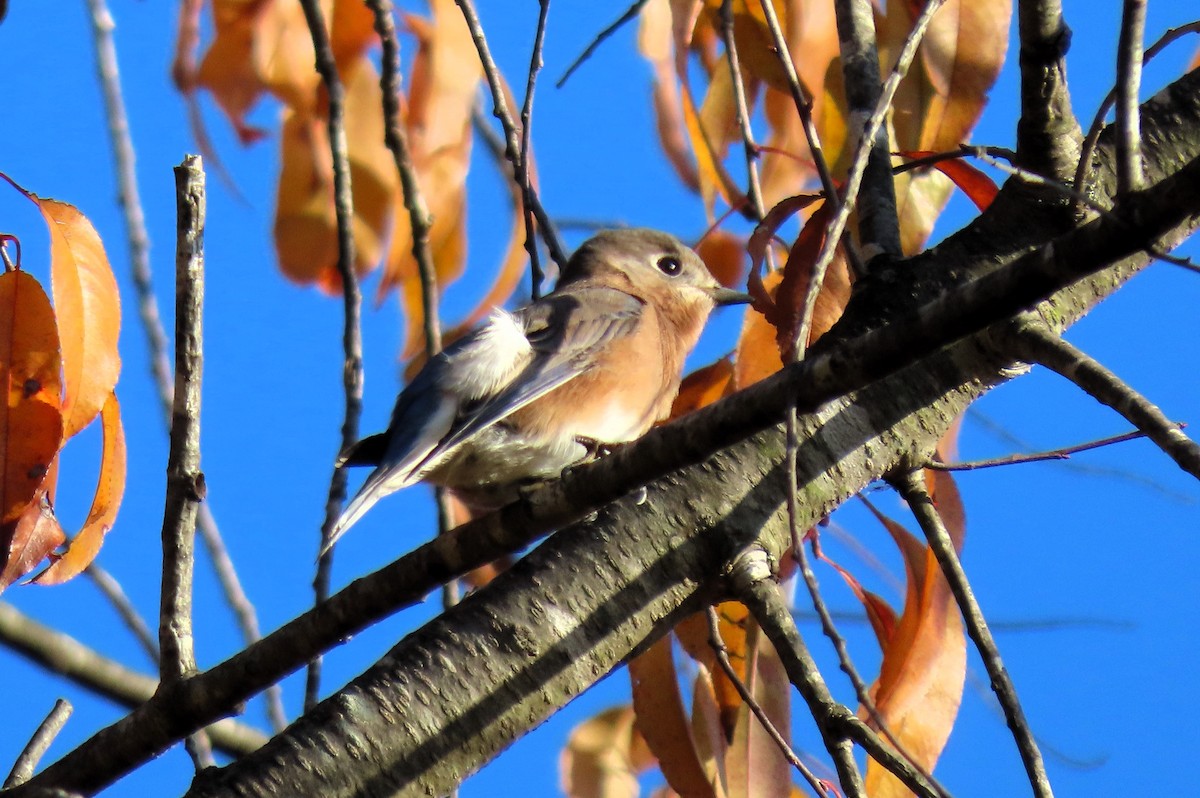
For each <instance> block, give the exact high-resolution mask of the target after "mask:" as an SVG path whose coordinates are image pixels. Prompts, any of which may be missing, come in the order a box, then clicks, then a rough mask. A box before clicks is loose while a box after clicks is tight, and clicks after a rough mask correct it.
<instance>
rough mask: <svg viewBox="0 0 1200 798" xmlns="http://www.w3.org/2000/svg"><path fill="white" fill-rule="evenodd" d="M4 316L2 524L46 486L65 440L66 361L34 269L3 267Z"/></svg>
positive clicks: (0, 348)
mask: <svg viewBox="0 0 1200 798" xmlns="http://www.w3.org/2000/svg"><path fill="white" fill-rule="evenodd" d="M0 319H3V321H2V322H0V386H3V387H4V390H5V394H6V395H5V402H4V404H3V405H2V406H0V524H5V525H8V524H11V523H14V522H15V521H16V520H17V519H18V518H21V517H23V516H24V515H25V514H26V510H27V508H30V507H31V506H33V505H34V504H35V502H36V499H37V497H38V495H39V493H42V492H44V491H45V485H46V477H47V474H48V473H49V469H50V463H51V461H52V460H53V459H54V455H55V454H56V453H57V452H58V450H59V447H60V446H61V445H62V441H63V414H62V381H61V376H60V373H61V368H62V365H61V359H60V355H59V343H58V328H57V327H56V326H55V320H54V309H53V308H52V307H51V306H50V299H49V298H48V297H47V296H46V293H45V291H43V290H42V287H41V285H39V284H38V281H37V280H36V279H35V278H34V277H33V276H32V275H30V274H28V273H26V272H23V271H19V270H15V269H14V270H13V271H6V272H3V273H0ZM7 544H8V541H7V540H5V539H0V547H5V549H7Z"/></svg>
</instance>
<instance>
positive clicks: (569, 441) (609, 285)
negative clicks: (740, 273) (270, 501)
mask: <svg viewBox="0 0 1200 798" xmlns="http://www.w3.org/2000/svg"><path fill="white" fill-rule="evenodd" d="M750 301H751V298H750V297H749V296H748V295H746V294H743V293H740V292H737V291H734V290H732V289H728V288H725V287H723V286H722V285H721V284H720V283H718V282H717V280H716V279H715V278H714V277H713V276H712V274H711V273H710V272H709V271H708V268H707V267H706V266H705V265H704V261H702V260H701V259H700V256H699V255H697V254H696V253H695V252H694V251H693V250H692V249H691V248H689V247H688V246H687V245H685V244H684V243H683V242H681V241H680V240H679V239H677V238H676V237H674V236H672V235H670V234H667V233H663V232H660V231H657V230H650V229H642V228H631V229H620V230H605V231H602V232H600V233H597V234H596V235H595V236H593V237H592V238H590V239H588V240H587V241H585V242H584V243H583V244H582V245H580V246H579V248H578V249H577V250H576V251H575V252H574V253H573V254H572V256H571V258H570V259H569V260H568V262H567V264H566V266H565V267H564V268H563V270H562V274H561V277H560V279H559V281H558V284H557V285H556V286H555V288H554V290H553V291H551V292H550V293H548V294H546V295H545V296H543V297H541V298H540V299H537V300H534V301H533V302H531V303H529V304H527V305H525V306H524V307H521V308H519V309H517V310H515V311H512V312H509V311H506V310H504V309H501V308H497V309H495V310H493V311H492V313H491V315H490V316H489V317H488V318H487V320H486V322H484V323H483V324H482V325H481V326H479V327H478V328H476V329H475V330H474V331H473V332H471V333H469V334H467V335H466V336H464V337H462V338H460V339H459V340H458V341H456V342H455V343H453V344H452V345H450V346H448V347H446V348H445V349H444V350H442V351H441V352H440V353H439V354H437V355H436V356H434V357H432V358H431V359H429V360H428V361H427V362H426V363H425V365H424V366H423V367H422V368H421V370H420V371H419V372H418V373H417V374H416V376H415V377H414V378H413V379H412V381H411V382H410V383H409V384H408V386H407V387H405V388H404V389H403V390H402V391H401V393H400V395H399V397H398V398H397V400H396V405H395V408H394V409H393V411H392V416H391V422H390V424H389V426H388V429H387V430H386V431H384V432H382V433H379V434H376V435H371V436H369V437H366V438H364V439H362V440H361V441H359V442H358V443H356V444H354V445H353V446H351V447H350V448H348V449H347V450H346V451H344V452H343V453H342V454H341V455H340V456H339V458H338V463H337V465H338V466H339V467H340V466H360V465H362V466H365V465H373V466H375V470H374V471H372V472H371V474H370V475H369V476H368V477H367V479H366V481H365V482H364V483H363V485H362V487H361V488H360V489H359V491H358V493H357V494H356V495H355V496H354V498H353V499H351V500H350V502H349V503H348V504H347V505H346V508H345V510H344V511H343V512H342V514H341V516H340V517H339V518H338V520H337V521H336V523H335V524H334V526H333V527H332V529H331V532H330V535H329V537H328V539H327V543H326V545H325V547H324V549H323V550H328V549H329V548H330V547H332V545H333V544H334V543H335V542H336V541H337V540H338V539H339V538H340V537H342V535H344V534H345V533H346V531H347V530H348V529H349V528H350V527H351V526H352V525H353V524H354V523H356V522H357V521H358V520H359V519H360V518H361V517H362V516H363V514H364V513H366V512H367V510H369V509H370V508H371V507H372V506H373V505H374V504H375V503H376V502H378V501H379V500H380V499H382V498H383V497H385V496H387V495H389V494H391V493H394V492H396V491H398V490H401V489H403V488H406V487H408V486H410V485H413V484H415V483H416V482H419V481H426V482H430V483H433V484H435V485H439V486H442V487H444V488H446V489H448V490H450V491H451V492H453V493H454V494H455V496H456V497H457V498H458V499H460V500H461V501H462V502H463V503H464V504H465V505H466V506H467V507H468V508H470V509H471V510H472V511H473V512H485V511H488V510H492V509H496V508H498V507H501V506H503V505H504V504H507V503H509V502H511V501H513V500H515V499H516V498H517V497H518V496H519V491H520V488H521V486H523V485H529V484H535V483H537V482H540V481H545V480H550V479H554V478H557V477H558V476H559V475H561V473H562V472H563V470H564V469H566V468H569V467H571V466H574V465H577V464H579V463H582V462H585V461H587V460H589V459H592V458H594V457H596V456H597V455H598V454H599V453H602V452H603V451H606V450H607V449H608V448H609V447H612V446H615V445H618V444H622V443H627V442H629V441H632V440H634V439H636V438H638V437H640V436H641V435H643V434H644V433H645V432H646V431H647V430H649V429H650V427H651V426H653V425H654V424H655V423H656V422H658V421H660V420H662V419H664V418H666V416H667V415H668V413H669V412H670V409H671V404H672V402H673V401H674V399H675V396H676V394H678V392H679V384H680V380H681V378H682V372H683V365H684V359H685V358H686V357H687V355H688V353H689V352H690V351H691V349H692V347H693V346H695V344H696V341H697V340H698V339H699V337H700V333H701V330H702V329H703V327H704V324H705V322H706V321H707V319H708V316H709V314H710V313H711V312H712V311H713V309H714V308H715V307H717V306H722V305H732V304H741V303H746V302H750Z"/></svg>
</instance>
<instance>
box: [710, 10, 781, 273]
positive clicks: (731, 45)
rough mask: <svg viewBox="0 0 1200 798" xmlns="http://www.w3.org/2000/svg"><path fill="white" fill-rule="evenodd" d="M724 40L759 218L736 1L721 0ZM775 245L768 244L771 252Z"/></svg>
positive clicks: (754, 146)
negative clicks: (736, 29) (736, 30)
mask: <svg viewBox="0 0 1200 798" xmlns="http://www.w3.org/2000/svg"><path fill="white" fill-rule="evenodd" d="M720 20H721V39H722V40H723V41H724V42H725V61H726V63H727V64H728V65H729V77H730V79H731V81H732V85H733V102H734V106H733V107H734V109H735V110H736V112H737V122H738V129H739V130H740V131H741V134H742V148H743V150H744V151H745V155H746V179H747V181H748V183H749V197H750V204H751V205H752V206H753V208H754V214H755V216H756V217H757V221H760V222H761V221H762V219H763V217H764V216H766V215H767V206H766V203H765V202H764V201H763V193H762V182H761V181H760V180H759V177H758V145H757V144H756V143H755V141H754V131H753V130H751V128H750V104H749V103H748V102H747V100H746V84H745V81H743V80H742V65H741V58H740V57H739V55H738V48H737V39H736V38H735V37H734V35H733V0H722V1H721V15H720ZM770 252H771V248H770V247H767V253H768V255H769V254H770Z"/></svg>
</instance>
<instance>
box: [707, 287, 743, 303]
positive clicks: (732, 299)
mask: <svg viewBox="0 0 1200 798" xmlns="http://www.w3.org/2000/svg"><path fill="white" fill-rule="evenodd" d="M708 295H709V296H711V297H712V299H713V302H714V303H715V304H717V305H718V306H724V305H747V304H749V303H751V302H753V301H754V297H752V296H750V295H749V294H743V293H742V292H741V291H734V290H733V289H732V288H724V287H721V288H714V289H713V290H712V291H710V292H709V294H708Z"/></svg>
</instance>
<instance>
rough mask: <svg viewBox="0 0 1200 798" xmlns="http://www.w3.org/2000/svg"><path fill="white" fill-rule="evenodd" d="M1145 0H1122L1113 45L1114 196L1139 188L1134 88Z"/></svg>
mask: <svg viewBox="0 0 1200 798" xmlns="http://www.w3.org/2000/svg"><path fill="white" fill-rule="evenodd" d="M1145 33H1146V0H1125V2H1124V4H1123V7H1122V11H1121V36H1120V39H1119V42H1118V44H1117V197H1118V199H1119V198H1120V197H1123V196H1125V195H1126V194H1128V193H1129V192H1130V191H1137V190H1138V189H1140V188H1141V187H1142V182H1143V180H1144V179H1145V176H1144V174H1143V169H1142V124H1141V117H1140V115H1139V113H1138V91H1139V90H1140V89H1141V86H1142V40H1143V38H1144V36H1145Z"/></svg>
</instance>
